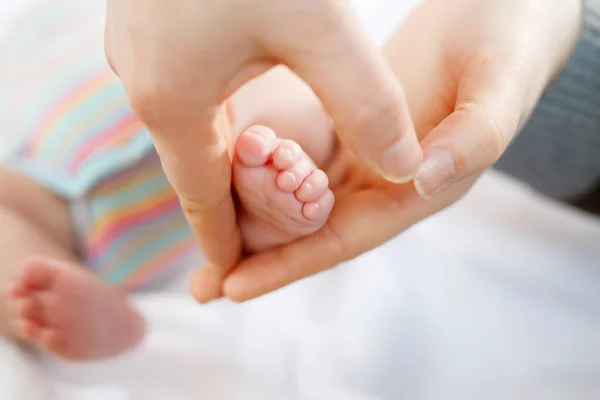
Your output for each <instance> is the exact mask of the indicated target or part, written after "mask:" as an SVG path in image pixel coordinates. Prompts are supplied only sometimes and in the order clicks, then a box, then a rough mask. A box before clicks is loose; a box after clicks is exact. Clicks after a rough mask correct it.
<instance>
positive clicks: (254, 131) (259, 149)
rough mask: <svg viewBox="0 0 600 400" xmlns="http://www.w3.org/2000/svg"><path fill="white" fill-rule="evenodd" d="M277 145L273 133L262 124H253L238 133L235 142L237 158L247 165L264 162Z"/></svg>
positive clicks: (258, 164)
mask: <svg viewBox="0 0 600 400" xmlns="http://www.w3.org/2000/svg"><path fill="white" fill-rule="evenodd" d="M276 145H277V141H276V136H275V133H274V132H273V131H272V130H271V129H269V128H267V127H264V126H254V127H251V128H249V129H247V130H246V131H245V132H244V133H242V134H241V135H240V137H239V138H238V139H237V141H236V143H235V153H236V158H237V160H238V161H239V162H240V163H241V164H243V165H245V166H247V167H259V166H262V165H264V164H266V163H267V162H268V161H269V159H270V158H271V154H272V153H273V151H274V150H275V146H276Z"/></svg>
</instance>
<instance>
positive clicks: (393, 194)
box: [223, 180, 474, 301]
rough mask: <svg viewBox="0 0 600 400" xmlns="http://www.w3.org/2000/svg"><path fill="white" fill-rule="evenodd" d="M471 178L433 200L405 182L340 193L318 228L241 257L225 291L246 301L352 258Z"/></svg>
mask: <svg viewBox="0 0 600 400" xmlns="http://www.w3.org/2000/svg"><path fill="white" fill-rule="evenodd" d="M473 181H474V180H466V181H465V182H461V183H459V184H457V185H455V187H454V188H453V189H452V190H449V191H448V192H447V193H446V195H445V196H440V197H438V198H436V199H433V200H432V201H424V200H423V199H421V198H420V197H419V195H418V194H417V193H416V192H415V191H414V188H412V186H410V185H399V186H396V187H395V188H393V189H391V190H390V191H389V192H386V191H382V190H377V189H372V190H365V191H362V192H358V193H355V194H352V195H350V196H348V197H345V198H343V199H342V200H341V201H340V202H338V204H336V208H335V210H334V213H333V214H332V215H331V216H330V219H329V221H328V222H327V224H326V225H325V226H324V227H323V228H322V229H321V230H320V231H318V232H317V233H315V234H313V235H310V236H308V237H305V238H303V239H301V240H299V241H297V242H294V243H291V244H289V245H286V246H284V247H281V248H279V249H275V250H273V251H270V252H265V253H260V254H258V255H255V256H253V257H250V258H247V259H244V260H243V261H242V262H241V264H240V265H239V266H237V267H236V268H235V269H234V270H233V271H232V272H231V274H230V275H228V276H227V277H226V278H225V281H224V283H223V291H224V294H225V296H226V297H228V298H230V299H232V300H234V301H245V300H249V299H252V298H255V297H257V296H261V295H263V294H266V293H269V292H271V291H273V290H276V289H279V288H281V287H283V286H285V285H287V284H290V283H293V282H295V281H297V280H299V279H302V278H305V277H308V276H311V275H314V274H316V273H318V272H321V271H324V270H327V269H329V268H331V267H334V266H336V265H337V264H339V263H341V262H343V261H347V260H349V259H351V258H354V257H357V256H358V255H360V254H362V253H364V252H366V251H368V250H370V249H373V248H375V247H376V246H379V245H380V244H381V243H384V242H386V241H387V240H389V239H391V238H392V237H394V236H395V235H397V234H398V233H399V232H401V231H403V230H405V229H407V228H409V227H410V226H411V225H413V224H415V223H416V222H418V221H420V220H421V219H423V218H425V217H426V216H428V215H431V214H433V213H434V212H435V211H437V210H439V209H441V208H443V207H445V206H446V205H448V204H451V203H452V202H454V201H455V200H456V199H457V198H458V197H459V196H460V195H461V194H462V193H464V192H465V191H466V188H467V187H468V186H470V185H471V184H472V183H473ZM315 255H317V256H315Z"/></svg>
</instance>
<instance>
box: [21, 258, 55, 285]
mask: <svg viewBox="0 0 600 400" xmlns="http://www.w3.org/2000/svg"><path fill="white" fill-rule="evenodd" d="M55 273H56V271H55V268H54V267H53V266H52V265H50V264H49V263H47V262H44V261H37V260H36V261H30V262H28V263H26V264H25V265H24V266H23V270H22V271H21V285H22V286H23V287H24V288H25V289H28V290H45V289H48V288H49V287H50V286H52V283H53V281H54V277H55Z"/></svg>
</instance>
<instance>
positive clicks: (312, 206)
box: [302, 190, 335, 221]
mask: <svg viewBox="0 0 600 400" xmlns="http://www.w3.org/2000/svg"><path fill="white" fill-rule="evenodd" d="M334 202H335V198H334V196H333V192H332V191H331V190H327V191H326V192H325V193H324V194H323V195H322V196H321V197H319V198H318V199H317V200H316V201H314V202H311V203H306V204H304V206H303V207H302V213H303V214H304V216H305V217H306V218H307V219H310V220H313V221H314V220H319V219H323V218H327V217H328V216H329V213H330V212H331V210H332V209H333V203H334Z"/></svg>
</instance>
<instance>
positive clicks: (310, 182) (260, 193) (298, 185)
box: [233, 126, 334, 253]
mask: <svg viewBox="0 0 600 400" xmlns="http://www.w3.org/2000/svg"><path fill="white" fill-rule="evenodd" d="M233 184H234V188H235V191H236V194H237V197H238V199H239V202H240V204H241V208H242V212H241V215H240V220H239V221H240V229H241V232H242V236H243V240H244V243H245V248H246V250H247V251H248V252H251V253H252V252H259V251H264V250H267V249H269V248H272V247H275V246H279V245H283V244H286V243H289V242H292V241H294V240H297V239H298V238H300V237H303V236H306V235H309V234H311V233H313V232H316V231H317V230H319V229H320V228H321V227H322V226H323V225H324V224H325V222H326V221H327V218H328V217H329V214H330V213H331V210H332V208H333V204H334V196H333V192H332V191H331V190H330V189H329V182H328V178H327V175H326V174H325V173H324V172H323V171H321V170H320V169H318V168H317V167H316V166H315V164H314V162H313V161H312V159H311V158H310V157H309V156H308V154H306V153H305V152H304V151H303V150H302V148H301V147H300V146H299V145H298V144H297V143H296V142H294V141H291V140H282V139H279V138H277V136H276V134H275V133H274V132H273V131H272V130H270V129H268V128H266V127H262V126H255V127H251V128H249V129H248V130H247V131H246V132H244V133H243V134H242V135H240V137H239V138H238V139H237V142H236V145H235V159H234V162H233Z"/></svg>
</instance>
